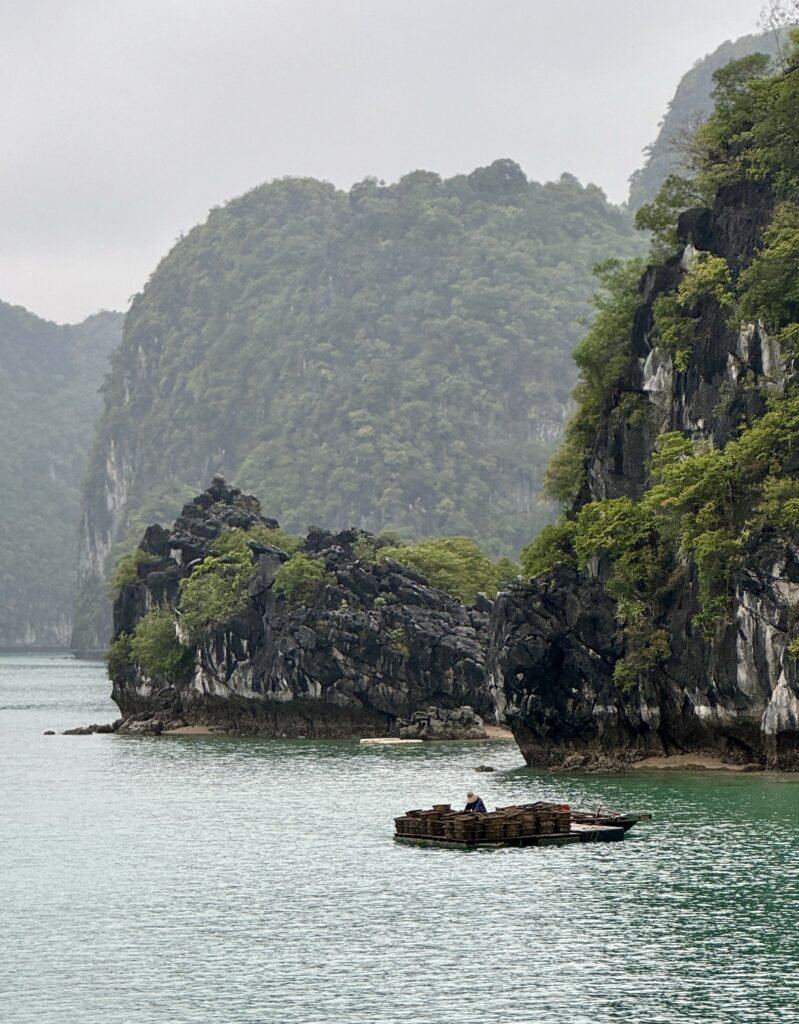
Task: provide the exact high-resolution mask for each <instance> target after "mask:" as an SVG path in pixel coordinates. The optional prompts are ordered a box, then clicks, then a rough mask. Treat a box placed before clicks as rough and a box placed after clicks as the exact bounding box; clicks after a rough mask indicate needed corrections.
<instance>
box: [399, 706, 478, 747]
mask: <svg viewBox="0 0 799 1024" xmlns="http://www.w3.org/2000/svg"><path fill="white" fill-rule="evenodd" d="M397 724H398V726H399V734H400V739H403V740H484V739H487V738H488V734H487V733H486V730H485V725H484V724H483V719H482V718H481V717H480V716H479V715H478V714H475V712H474V710H473V709H472V708H470V707H462V708H453V709H452V710H447V709H446V708H427V710H425V711H416V712H414V714H413V715H411V717H410V719H409V720H408V721H400V722H398V723H397Z"/></svg>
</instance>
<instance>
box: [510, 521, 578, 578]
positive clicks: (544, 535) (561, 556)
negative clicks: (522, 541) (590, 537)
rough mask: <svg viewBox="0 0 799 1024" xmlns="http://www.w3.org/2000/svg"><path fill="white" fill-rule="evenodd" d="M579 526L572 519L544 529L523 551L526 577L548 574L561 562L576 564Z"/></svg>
mask: <svg viewBox="0 0 799 1024" xmlns="http://www.w3.org/2000/svg"><path fill="white" fill-rule="evenodd" d="M576 531H577V524H576V523H575V522H574V520H572V519H561V520H560V521H559V522H557V523H550V524H548V525H547V526H545V527H544V529H543V530H542V531H541V532H540V533H539V535H538V536H537V537H536V538H535V540H533V541H531V542H530V543H529V544H528V545H527V547H526V548H523V549H522V554H521V561H522V572H523V573H524V574H525V576H530V577H533V576H538V575H539V574H540V573H542V572H548V571H549V570H550V569H551V568H552V567H553V566H555V565H557V564H558V563H559V562H565V563H567V564H569V565H574V564H575V561H576V559H575V555H574V536H575V533H576Z"/></svg>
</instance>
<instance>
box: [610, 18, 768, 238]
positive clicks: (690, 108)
mask: <svg viewBox="0 0 799 1024" xmlns="http://www.w3.org/2000/svg"><path fill="white" fill-rule="evenodd" d="M782 38H784V35H783V34H779V35H777V34H775V33H773V32H766V33H764V34H762V35H749V36H742V37H741V38H740V39H736V40H735V42H725V43H722V44H721V46H719V47H718V48H717V49H716V50H715V51H714V52H713V53H711V54H709V55H708V56H707V57H704V58H703V59H702V60H700V61H697V62H696V64H694V66H693V67H692V68H691V70H690V71H688V72H687V73H686V74H685V75H683V77H682V79H681V80H680V83H679V85H678V87H677V90H676V92H675V94H674V97H673V99H672V100H671V102H670V103H669V107H668V110H667V112H666V116H665V117H664V118H663V121H662V122H661V128H660V132H659V133H658V137H657V139H656V140H655V142H653V143H652V145H651V146H649V147H648V148H647V159H646V163H645V165H644V166H643V167H642V168H641V169H640V170H638V171H636V172H635V174H633V175H632V177H631V179H630V200H629V202H630V207H631V208H632V209H633V210H637V209H638V208H639V207H641V206H643V205H644V204H646V203H651V202H652V201H653V200H654V199H655V197H656V196H657V194H658V192H659V190H660V189H661V187H662V186H663V183H664V182H665V181H666V180H667V179H668V177H669V176H670V175H676V176H687V175H690V174H691V173H692V172H693V171H694V170H695V160H696V158H695V146H694V144H693V135H694V134H695V132H696V129H697V127H698V126H699V125H701V123H702V122H703V121H704V120H705V119H706V118H707V117H708V115H709V114H711V113H712V111H713V105H714V101H713V98H712V93H713V90H714V88H715V83H714V81H713V73H714V72H715V71H717V70H718V69H719V68H722V67H724V66H726V65H728V64H729V63H730V62H731V61H734V60H737V59H739V58H741V57H747V56H749V55H750V54H753V53H758V52H759V53H763V54H767V55H768V56H769V57H774V56H775V55H776V53H777V50H778V46H780V45H781V43H782ZM709 199H710V200H712V195H711V196H704V197H703V198H702V199H701V201H699V202H697V201H696V200H695V199H694V198H693V197H691V198H690V200H689V201H688V202H687V206H704V205H706V203H707V202H708V200H709ZM684 208H685V207H681V209H684ZM675 212H680V211H679V209H677V210H675ZM674 222H675V223H676V217H675V221H674ZM647 226H649V225H647Z"/></svg>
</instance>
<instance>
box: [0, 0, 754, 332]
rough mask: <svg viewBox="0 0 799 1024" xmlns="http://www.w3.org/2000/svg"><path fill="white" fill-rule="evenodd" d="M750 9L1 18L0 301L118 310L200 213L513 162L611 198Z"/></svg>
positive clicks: (481, 1)
mask: <svg viewBox="0 0 799 1024" xmlns="http://www.w3.org/2000/svg"><path fill="white" fill-rule="evenodd" d="M761 6H762V0H669V2H668V3H664V2H663V0H548V2H545V0H135V2H131V0H24V2H21V0H0V39H2V60H0V132H2V139H3V147H2V149H3V156H2V160H0V209H2V216H1V217H0V300H2V301H6V302H11V303H14V304H18V305H23V306H25V307H27V308H28V309H30V310H31V311H32V312H34V313H36V314H38V315H39V316H43V317H45V318H47V319H52V320H55V321H57V322H60V323H64V322H77V321H79V320H81V319H83V318H84V317H85V316H87V315H89V314H91V313H94V312H96V311H97V310H99V309H120V310H124V309H126V308H127V307H128V305H129V302H130V299H131V297H132V296H133V295H134V294H135V293H136V292H138V291H140V290H141V288H142V287H143V286H144V284H145V283H146V281H147V278H148V277H149V275H150V274H151V273H152V271H153V270H154V269H155V267H156V264H157V263H158V261H159V260H160V259H161V257H162V256H164V255H165V254H166V252H167V251H168V250H169V249H170V248H171V247H172V245H173V244H174V243H175V241H176V240H177V239H178V238H179V237H180V235H181V234H182V233H185V232H186V231H188V230H189V229H190V228H191V227H192V226H193V225H194V224H197V223H200V222H201V221H203V220H204V219H205V217H206V215H207V213H208V211H209V209H210V208H211V207H213V206H219V205H221V204H223V203H224V202H226V201H227V200H229V199H232V198H233V197H234V196H237V195H240V194H242V193H243V192H246V191H248V190H249V189H251V188H253V187H255V186H256V185H258V184H261V183H263V182H264V181H267V180H269V179H272V178H276V177H282V176H284V175H311V176H314V177H319V178H324V179H326V180H328V181H332V182H333V183H334V184H336V185H337V186H340V187H342V188H349V187H350V186H351V185H352V184H353V183H354V182H356V181H360V180H362V179H363V178H365V177H367V176H374V177H377V178H380V179H383V180H385V181H395V180H396V179H397V178H399V177H401V176H402V175H403V174H405V173H407V172H408V171H411V170H415V169H417V168H425V169H427V170H432V171H437V172H438V173H440V174H442V175H444V176H449V175H452V174H457V173H461V172H468V171H471V170H473V169H474V168H475V167H479V166H485V165H486V164H489V163H491V162H492V161H493V160H496V159H499V158H502V157H510V158H511V159H514V160H516V161H517V162H518V163H519V164H521V166H522V167H523V168H524V170H525V172H526V173H527V175H528V177H530V178H532V179H536V180H539V181H546V180H551V179H553V178H557V177H559V176H560V174H561V173H562V172H564V171H568V172H569V173H571V174H574V175H576V176H577V177H578V178H579V179H580V180H581V181H582V182H584V183H586V182H589V181H590V182H593V183H595V184H597V185H599V186H600V187H601V188H603V189H604V190H605V192H606V193H607V195H608V197H609V198H610V199H611V200H612V201H614V202H622V201H623V200H624V199H625V198H626V194H627V179H628V177H629V175H630V174H631V173H632V172H633V171H634V170H635V169H636V168H637V167H638V166H640V164H641V162H642V159H643V158H642V150H643V148H644V146H646V145H647V144H648V143H649V142H651V141H652V140H653V139H654V137H655V135H656V134H657V128H658V122H659V121H660V119H661V117H662V116H663V114H664V112H665V109H666V105H667V103H668V101H669V100H670V98H671V97H672V95H673V94H674V90H675V88H676V86H677V83H678V82H679V80H680V78H681V76H682V75H683V74H684V72H686V71H687V70H688V69H689V68H690V67H691V65H692V64H693V63H694V62H695V61H696V60H698V59H700V58H701V57H703V56H704V55H705V54H706V53H709V52H710V51H712V50H714V49H715V48H716V47H717V46H718V45H719V44H720V43H722V42H723V41H724V40H725V39H735V38H737V37H738V36H741V35H745V34H747V33H750V32H753V31H756V27H757V19H758V15H759V12H760V8H761Z"/></svg>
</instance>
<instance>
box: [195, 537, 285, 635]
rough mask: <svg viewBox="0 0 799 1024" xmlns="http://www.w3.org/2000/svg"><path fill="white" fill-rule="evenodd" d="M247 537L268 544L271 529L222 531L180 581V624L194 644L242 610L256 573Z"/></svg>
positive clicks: (249, 539)
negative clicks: (202, 557)
mask: <svg viewBox="0 0 799 1024" xmlns="http://www.w3.org/2000/svg"><path fill="white" fill-rule="evenodd" d="M267 535H268V536H269V538H270V539H269V540H268V541H267ZM251 540H252V541H255V542H256V543H258V542H260V543H271V542H272V541H273V540H274V531H268V532H265V530H264V529H263V528H254V529H253V530H240V529H235V530H223V531H222V532H221V533H220V534H219V536H218V537H217V538H216V540H215V541H214V542H213V545H212V547H211V554H209V555H208V557H207V558H204V559H203V560H202V562H200V564H199V565H196V566H195V567H194V568H193V569H192V572H191V575H190V576H188V577H187V578H186V579H184V580H183V581H182V582H181V584H180V605H179V608H180V624H181V628H182V629H183V630H184V632H185V633H186V635H187V637H188V638H189V639H190V640H191V641H192V642H194V643H198V642H199V641H201V640H202V638H203V636H205V635H206V634H207V633H208V632H211V631H213V630H215V629H218V628H219V627H220V626H223V625H224V624H225V623H226V622H229V621H230V620H231V619H232V618H233V617H234V616H235V615H236V614H238V613H239V612H243V611H244V610H245V609H246V607H247V588H248V587H249V585H250V583H251V582H252V580H253V578H254V576H255V573H256V572H257V566H256V564H255V562H254V561H253V552H252V548H251V547H250V541H251ZM276 546H277V545H276Z"/></svg>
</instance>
